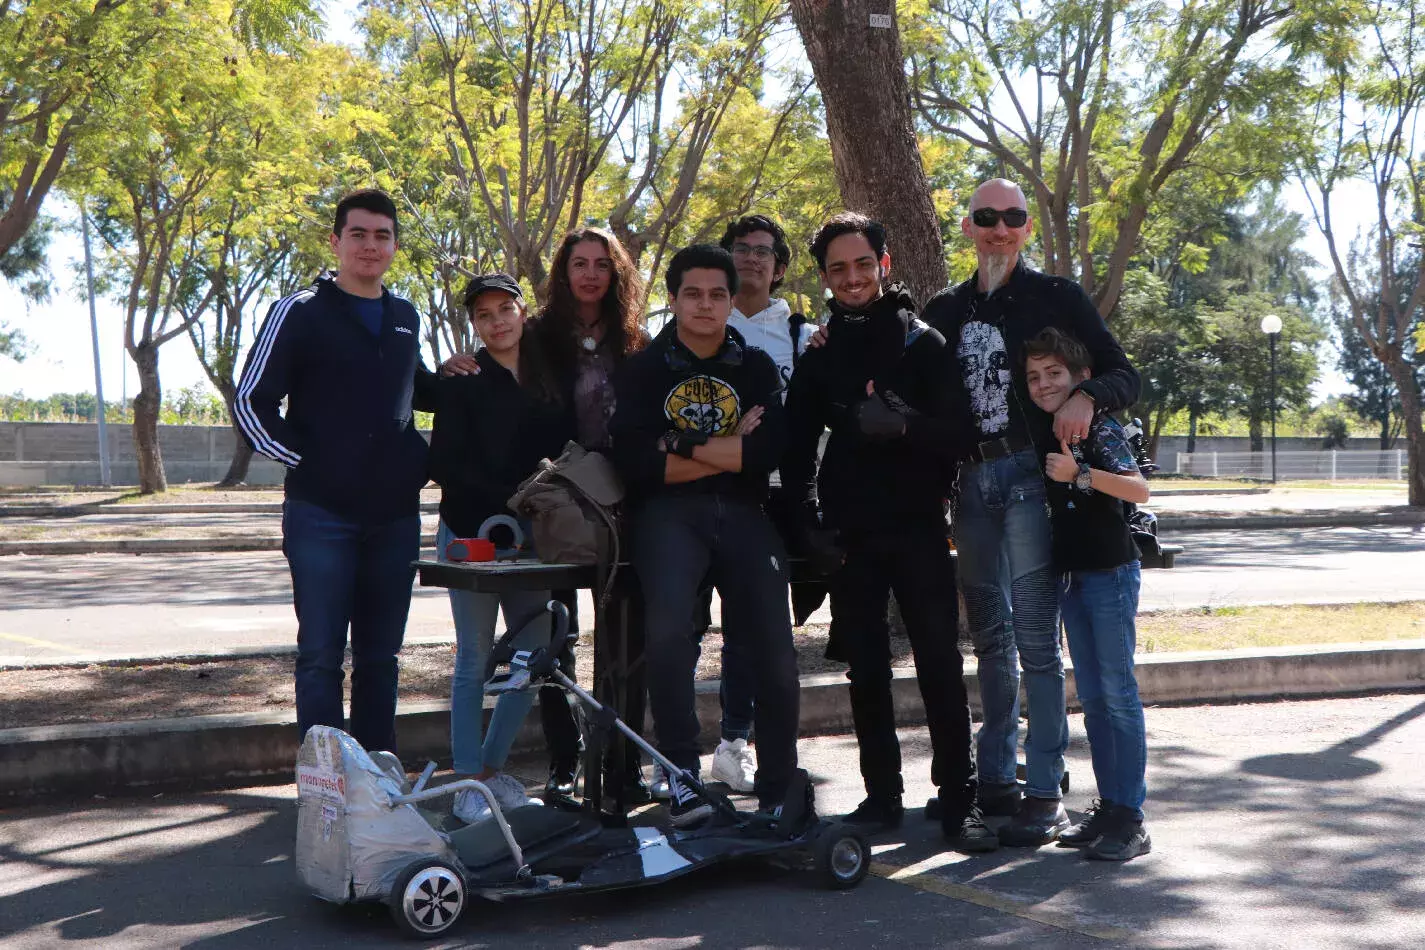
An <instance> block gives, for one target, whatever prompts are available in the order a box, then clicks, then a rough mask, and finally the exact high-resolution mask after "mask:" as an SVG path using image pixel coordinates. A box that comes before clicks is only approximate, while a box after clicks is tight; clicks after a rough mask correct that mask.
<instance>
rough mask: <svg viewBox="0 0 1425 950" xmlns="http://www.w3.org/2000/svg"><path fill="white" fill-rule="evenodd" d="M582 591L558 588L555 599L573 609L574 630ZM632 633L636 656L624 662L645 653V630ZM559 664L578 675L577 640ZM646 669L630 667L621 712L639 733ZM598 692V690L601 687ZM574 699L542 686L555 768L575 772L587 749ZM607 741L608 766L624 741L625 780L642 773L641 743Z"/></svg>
mask: <svg viewBox="0 0 1425 950" xmlns="http://www.w3.org/2000/svg"><path fill="white" fill-rule="evenodd" d="M578 593H579V592H578V591H574V590H557V591H554V598H555V599H556V600H558V601H559V602H560V603H562V604H564V606H565V607H567V608H569V630H570V632H571V633H578V632H579V597H578ZM633 607H634V609H633V616H632V617H631V618H630V619H631V622H632V623H633V624H634V625H637V624H639V623H640V622H641V617H640V614H641V611H640V610H638V609H637V605H633ZM630 632H631V634H632V636H631V640H633V641H634V642H632V643H630V644H629V647H630V652H632V653H634V654H635V655H634V656H631V657H625V658H623V661H624V662H629V661H637V659H638V656H637V654H638V653H641V652H642V647H641V643H642V637H641V634H642V631H641V629H639V630H633V631H630ZM559 665H560V668H561V669H563V670H564V671H565V673H566V675H568V676H569V677H570V678H571V679H572V678H574V646H573V641H570V643H569V645H567V646H566V647H565V649H564V652H563V653H561V654H560V656H559ZM642 670H643V667H642V666H641V665H637V664H636V662H635V667H634V668H633V669H630V670H629V689H628V696H627V705H626V707H625V708H624V709H622V710H619V714H620V716H621V717H622V718H623V720H624V721H625V722H626V723H628V724H629V725H630V726H631V727H633V729H634V730H635V731H636V732H639V733H642V732H643V719H644V711H645V710H646V709H647V704H646V700H645V697H646V695H647V692H646V690H645V688H644V685H643V675H642ZM595 686H596V687H597V684H595ZM595 691H596V692H597V688H596V689H595ZM572 702H573V701H572V700H571V699H570V698H569V696H568V694H567V693H565V692H564V690H562V689H560V688H559V687H558V686H543V687H540V690H539V719H540V725H541V726H542V727H543V729H544V741H545V744H546V745H547V746H548V747H549V758H550V762H551V766H552V767H553V768H557V769H569V770H571V771H572V770H573V768H574V763H576V762H577V761H578V760H579V756H580V755H581V754H583V751H584V740H583V737H582V736H581V735H580V732H579V723H578V720H577V719H575V717H574V711H573V709H572V708H571V706H572ZM606 741H607V743H608V745H607V746H606V751H605V768H606V769H607V767H608V765H609V763H608V761H607V760H608V759H609V758H610V757H611V754H612V749H613V744H614V743H615V742H620V741H621V742H623V744H624V771H625V776H624V777H625V779H628V780H631V779H632V778H633V776H635V775H637V774H640V763H641V761H642V759H641V753H640V752H639V751H638V746H636V745H634V744H633V742H632V740H629V739H621V738H620V737H619V736H617V735H612V736H609V737H608V738H607V740H606Z"/></svg>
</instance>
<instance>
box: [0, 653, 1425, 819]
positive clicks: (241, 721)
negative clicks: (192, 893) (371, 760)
mask: <svg viewBox="0 0 1425 950" xmlns="http://www.w3.org/2000/svg"><path fill="white" fill-rule="evenodd" d="M966 667H967V669H966V672H965V680H966V686H967V690H968V692H969V694H970V698H971V704H972V706H977V703H978V697H979V690H978V688H977V687H976V685H975V664H974V661H973V660H971V661H967V663H966ZM1137 677H1138V686H1139V691H1140V693H1141V695H1142V697H1143V701H1144V703H1145V704H1147V705H1158V704H1166V703H1179V704H1182V703H1215V702H1226V703H1232V702H1242V701H1247V700H1268V699H1280V698H1285V697H1305V696H1342V695H1352V694H1359V693H1366V692H1376V691H1399V690H1415V689H1421V688H1425V640H1411V641H1402V642H1399V643H1389V644H1365V645H1361V646H1356V647H1347V648H1342V647H1339V646H1328V647H1323V648H1321V649H1317V650H1306V651H1303V650H1300V649H1297V648H1285V649H1269V650H1250V651H1226V652H1221V653H1202V654H1162V655H1157V656H1154V655H1151V654H1149V655H1146V656H1143V657H1141V658H1140V659H1139V662H1138V664H1137ZM1072 678H1073V677H1072V670H1070V672H1069V675H1068V679H1069V680H1072ZM892 689H893V692H894V696H895V703H896V711H897V716H898V718H899V721H900V722H902V723H904V724H907V725H910V724H915V723H919V722H922V721H923V719H924V710H923V707H922V706H921V701H920V695H919V690H918V688H917V685H916V682H915V678H914V673H913V672H912V671H910V670H898V671H897V672H896V675H895V678H894V681H893V683H892ZM1068 694H1069V696H1070V697H1073V696H1074V695H1075V690H1074V688H1073V686H1072V683H1070V685H1069V688H1068ZM697 696H698V719H699V721H700V722H701V724H702V728H703V733H704V735H705V736H707V735H712V734H714V733H715V731H716V729H717V721H718V718H719V703H718V683H717V681H715V680H712V681H703V682H700V683H699V684H698V690H697ZM976 711H978V710H976ZM449 727H450V714H449V709H448V707H447V705H446V704H444V703H434V704H426V705H420V706H412V707H407V708H405V709H404V710H403V711H402V712H401V714H400V716H399V721H398V730H399V733H400V736H401V744H402V753H403V758H404V759H405V760H406V762H407V764H408V765H418V764H419V763H422V762H424V761H425V760H426V759H435V760H436V761H438V762H440V763H442V764H448V762H449V751H450V731H449ZM850 728H851V709H850V704H849V700H848V698H847V688H846V678H845V677H844V676H843V675H841V674H839V673H820V674H814V675H810V676H804V677H802V690H801V730H802V732H803V734H807V735H811V734H817V733H828V732H845V731H848V730H849V729H850ZM542 743H543V738H542V736H541V735H540V729H539V717H538V716H530V717H529V718H528V719H527V720H526V721H525V724H524V728H523V729H522V730H521V732H520V734H519V737H518V738H517V740H516V742H515V749H516V750H523V751H535V750H538V749H539V748H541V746H542ZM296 748H297V727H296V723H295V721H294V718H293V716H292V714H291V713H290V712H278V713H250V714H243V715H233V716H195V717H191V718H187V719H164V720H148V721H138V722H119V723H85V724H82V725H68V726H39V727H31V728H24V729H5V730H0V804H5V805H15V804H21V803H24V802H29V801H34V800H37V799H41V798H46V797H52V796H65V795H67V796H74V795H84V796H88V795H94V794H114V793H134V792H136V791H151V790H156V789H160V788H170V787H215V786H216V787H223V786H239V785H242V784H250V783H252V782H254V781H259V780H266V779H271V780H287V779H289V778H290V775H291V771H292V761H293V756H294V754H295V750H296Z"/></svg>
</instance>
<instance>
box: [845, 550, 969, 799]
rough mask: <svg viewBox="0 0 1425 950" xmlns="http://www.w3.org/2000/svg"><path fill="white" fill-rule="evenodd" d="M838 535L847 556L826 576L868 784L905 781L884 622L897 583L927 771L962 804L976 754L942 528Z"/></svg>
mask: <svg viewBox="0 0 1425 950" xmlns="http://www.w3.org/2000/svg"><path fill="white" fill-rule="evenodd" d="M843 541H844V543H845V545H846V563H845V564H844V565H843V566H842V568H841V570H839V571H837V572H836V574H835V575H833V576H832V578H831V613H832V617H833V622H834V623H835V625H836V631H837V643H838V646H839V648H840V650H841V653H842V654H843V655H844V656H845V658H846V660H847V662H848V664H849V665H850V667H851V669H850V670H849V671H848V672H847V674H846V676H847V678H848V679H849V680H850V681H851V690H850V692H851V714H852V718H853V721H854V723H855V726H856V741H857V743H858V744H859V746H860V750H861V777H862V779H863V780H864V781H865V783H866V793H867V794H868V795H870V796H872V797H888V796H892V795H899V794H901V792H902V791H903V790H904V786H903V783H902V780H901V749H900V742H899V740H898V739H897V738H896V714H895V707H894V704H893V702H892V698H891V645H890V631H889V629H888V628H887V625H886V606H887V602H888V598H889V592H890V591H892V590H894V591H895V595H896V600H897V602H898V603H899V604H900V609H901V616H902V618H903V619H904V620H905V626H906V632H907V633H908V634H909V635H910V645H911V650H912V652H913V653H914V654H915V675H916V680H917V681H918V683H919V685H920V695H921V698H922V699H923V700H924V702H925V716H926V721H927V724H928V725H929V727H930V746H931V764H930V778H931V781H933V782H934V783H935V785H936V786H937V787H938V788H939V789H940V794H941V797H942V800H943V801H945V803H946V805H947V807H949V808H954V809H959V808H968V807H969V804H970V803H971V802H972V801H973V800H974V794H975V764H974V758H973V756H972V755H971V748H970V706H969V700H968V697H967V696H966V694H965V676H964V663H963V660H962V659H961V656H960V650H959V647H958V646H957V644H956V639H957V630H958V627H959V624H958V604H957V602H956V599H955V568H954V562H953V561H952V560H951V558H950V550H949V547H948V545H947V544H946V542H945V536H944V534H943V533H942V532H940V531H938V530H933V529H928V530H916V529H911V530H905V531H895V532H889V531H888V532H884V533H872V534H861V535H851V536H849V537H845V538H843Z"/></svg>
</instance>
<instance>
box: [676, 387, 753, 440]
mask: <svg viewBox="0 0 1425 950" xmlns="http://www.w3.org/2000/svg"><path fill="white" fill-rule="evenodd" d="M663 411H664V413H665V414H666V415H667V416H668V421H669V422H672V423H673V425H674V427H675V428H678V429H696V430H698V431H700V432H706V433H707V434H708V435H729V434H731V433H732V430H733V429H735V428H737V423H738V422H739V421H740V420H741V419H742V405H741V403H739V402H738V401H737V392H736V391H735V390H734V389H733V388H732V387H731V386H729V385H728V384H727V383H725V382H723V381H722V380H720V379H718V378H717V377H715V376H690V377H689V378H687V379H685V380H683V381H682V382H681V383H679V384H678V385H676V386H674V387H673V389H672V391H670V392H669V393H668V398H667V400H665V401H664V403H663Z"/></svg>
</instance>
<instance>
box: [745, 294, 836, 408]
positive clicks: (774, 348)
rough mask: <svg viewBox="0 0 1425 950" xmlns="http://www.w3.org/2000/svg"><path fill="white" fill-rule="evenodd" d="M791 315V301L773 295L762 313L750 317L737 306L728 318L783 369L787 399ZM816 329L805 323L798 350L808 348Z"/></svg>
mask: <svg viewBox="0 0 1425 950" xmlns="http://www.w3.org/2000/svg"><path fill="white" fill-rule="evenodd" d="M791 315H792V308H791V307H790V306H789V305H788V304H787V302H786V301H785V300H782V299H781V298H779V297H773V298H772V302H771V303H770V304H769V305H768V306H767V309H766V310H763V311H762V312H761V313H754V314H753V315H752V316H750V317H749V316H745V315H744V314H743V313H742V311H740V310H738V309H737V308H736V307H733V308H732V316H731V317H729V318H728V320H727V325H728V326H730V327H732V328H733V329H735V330H736V331H737V332H738V333H741V334H742V338H743V339H744V340H746V341H747V345H748V346H755V347H757V348H758V349H759V350H765V351H766V353H767V355H768V356H770V357H772V361H773V362H775V363H776V364H777V368H778V369H780V370H781V371H782V399H783V400H785V399H786V398H787V388H786V387H787V380H789V379H791V378H792V334H791V326H790V324H788V322H787V320H788V319H789V318H790V317H791ZM815 332H816V327H815V326H814V325H812V324H809V323H804V324H802V327H801V337H802V338H801V341H800V342H799V343H798V345H797V352H798V353H805V352H806V346H807V341H808V340H810V339H811V337H812V334H813V333H815Z"/></svg>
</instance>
